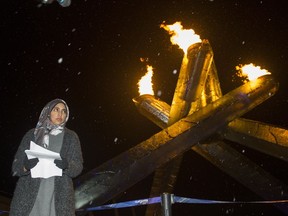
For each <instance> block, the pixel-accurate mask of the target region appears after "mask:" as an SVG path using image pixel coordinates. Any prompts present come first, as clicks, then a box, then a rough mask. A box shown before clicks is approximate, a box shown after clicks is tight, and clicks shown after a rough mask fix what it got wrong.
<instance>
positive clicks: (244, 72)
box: [236, 63, 271, 80]
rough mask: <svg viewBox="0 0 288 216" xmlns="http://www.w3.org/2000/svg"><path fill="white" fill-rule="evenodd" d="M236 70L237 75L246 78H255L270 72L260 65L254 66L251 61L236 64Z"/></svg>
mask: <svg viewBox="0 0 288 216" xmlns="http://www.w3.org/2000/svg"><path fill="white" fill-rule="evenodd" d="M236 70H238V73H237V75H238V76H239V77H244V78H246V79H248V80H256V79H257V78H258V77H261V76H264V75H267V74H271V73H270V72H269V71H267V70H266V69H261V68H260V66H255V65H254V64H252V63H250V64H246V65H244V66H242V65H239V66H236Z"/></svg>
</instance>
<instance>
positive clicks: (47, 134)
mask: <svg viewBox="0 0 288 216" xmlns="http://www.w3.org/2000/svg"><path fill="white" fill-rule="evenodd" d="M68 118H69V109H68V106H67V104H66V102H65V101H63V100H61V99H55V100H53V101H51V102H49V103H48V104H47V105H46V106H45V107H44V109H43V110H42V112H41V114H40V118H39V121H38V123H37V125H36V128H35V129H32V130H30V131H28V132H27V133H26V134H25V136H24V137H23V139H22V141H21V143H20V146H19V148H18V150H17V153H16V155H15V159H14V161H13V165H12V173H13V176H18V177H19V179H18V182H17V185H16V189H15V191H14V196H13V199H12V202H11V207H10V216H72V215H75V201H74V188H73V183H72V178H74V177H76V176H78V175H79V174H80V173H81V171H82V169H83V165H82V164H83V159H82V152H81V146H80V141H79V138H78V136H77V134H76V133H75V132H74V131H72V130H69V129H68V128H66V127H65V124H66V123H67V120H68ZM31 141H33V142H34V143H36V144H37V145H40V146H42V147H44V148H46V149H48V150H50V151H53V152H56V153H60V156H61V159H62V160H55V161H54V163H55V164H56V166H57V167H59V168H60V169H62V172H63V173H62V176H52V177H50V178H32V176H31V173H30V170H31V169H32V168H34V167H35V166H36V165H37V164H38V162H39V159H38V158H33V159H30V160H29V159H28V158H27V156H26V153H25V150H27V149H29V148H30V142H31Z"/></svg>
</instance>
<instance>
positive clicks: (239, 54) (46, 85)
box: [0, 0, 288, 215]
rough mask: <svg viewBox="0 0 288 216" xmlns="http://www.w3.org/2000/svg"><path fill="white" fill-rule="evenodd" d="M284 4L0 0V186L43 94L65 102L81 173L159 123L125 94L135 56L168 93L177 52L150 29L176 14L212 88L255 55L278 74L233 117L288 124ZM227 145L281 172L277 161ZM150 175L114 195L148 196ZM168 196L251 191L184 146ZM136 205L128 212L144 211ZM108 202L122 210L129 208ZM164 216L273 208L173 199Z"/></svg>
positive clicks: (7, 186) (235, 196)
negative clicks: (210, 54) (207, 48)
mask: <svg viewBox="0 0 288 216" xmlns="http://www.w3.org/2000/svg"><path fill="white" fill-rule="evenodd" d="M287 9H288V3H287V1H284V0H283V1H274V0H263V1H260V0H257V1H251V0H243V1H236V0H229V1H228V0H226V1H224V0H223V1H220V0H193V1H192V0H182V1H176V0H173V1H172V0H165V1H164V0H157V1H156V0H154V1H151V0H145V1H139V0H122V1H120V0H114V1H111V0H72V4H71V6H70V7H68V8H62V7H61V6H59V5H58V3H56V2H54V3H53V4H51V5H41V4H39V2H37V1H34V0H9V1H7V0H6V1H4V0H3V1H1V9H0V10H1V11H0V18H1V19H0V28H1V33H0V35H1V40H0V43H1V46H0V47H1V52H0V55H1V58H0V64H1V72H0V99H1V105H0V108H1V118H0V137H1V141H0V143H1V145H0V151H1V154H0V170H1V178H0V191H1V193H2V194H5V195H7V196H9V197H11V196H12V193H13V190H14V187H15V182H16V180H17V179H15V178H12V176H11V164H12V160H13V156H14V154H15V152H16V150H17V147H18V145H19V142H20V141H21V138H22V136H23V135H24V133H25V132H26V131H27V130H29V129H30V128H33V127H35V125H36V123H37V121H38V116H39V114H40V111H41V110H42V108H43V107H44V105H45V104H46V103H47V102H48V101H50V100H52V99H54V98H62V99H64V100H65V101H66V102H67V103H68V105H69V107H70V114H71V115H70V120H69V122H68V124H67V127H69V128H70V129H73V130H75V131H76V132H77V133H78V135H79V137H80V140H81V144H82V150H83V156H84V162H85V163H84V171H83V173H86V172H88V171H89V170H91V169H93V168H95V167H97V166H99V165H101V164H102V163H104V162H105V161H107V160H109V159H111V158H113V157H114V156H116V155H118V154H119V153H121V152H123V151H125V150H127V149H129V148H131V147H133V146H135V145H136V144H138V143H140V142H141V141H144V140H146V139H147V138H149V137H150V136H152V135H153V134H154V133H156V132H158V131H160V129H159V128H158V127H156V126H155V125H154V124H153V123H151V122H149V120H147V119H146V118H145V117H143V116H141V115H140V114H139V113H138V111H137V109H136V107H135V106H134V104H133V102H132V98H134V97H136V96H138V89H137V82H138V80H139V79H140V78H141V77H142V76H143V75H144V74H145V72H146V65H145V64H144V63H142V62H141V61H140V58H141V57H143V58H148V64H150V65H152V66H153V67H154V68H155V69H154V76H153V83H154V90H155V92H156V93H157V92H158V91H161V92H162V94H161V95H160V96H159V98H160V99H161V100H163V101H165V102H167V103H168V104H170V103H171V100H172V97H173V94H174V90H175V86H176V82H177V79H178V73H177V74H173V70H175V69H176V70H178V71H179V69H180V66H181V61H182V58H183V52H182V51H181V50H179V49H178V47H176V46H173V45H171V43H170V36H169V35H168V33H167V32H166V31H165V30H163V29H161V28H160V24H161V23H162V22H163V21H166V23H167V24H173V23H174V22H176V21H181V22H182V24H183V26H184V28H186V29H190V28H192V29H194V30H195V32H196V33H197V34H199V35H200V36H201V38H202V39H208V40H209V41H210V43H211V46H212V48H213V51H214V55H215V57H214V60H215V63H216V66H217V70H218V75H219V79H220V82H221V87H222V91H223V93H227V92H229V91H230V90H232V89H234V88H236V87H238V86H239V85H241V82H240V80H239V78H237V77H236V76H235V73H236V70H235V66H237V65H239V64H248V63H254V64H256V65H259V66H261V67H262V68H265V69H267V70H269V71H270V72H271V73H272V74H273V76H274V77H275V78H276V79H277V80H279V83H280V88H279V91H278V92H277V93H276V95H275V96H273V97H272V98H271V99H269V100H268V101H266V102H264V103H263V104H261V105H260V106H258V107H256V108H255V109H254V110H252V111H251V112H249V113H248V114H246V115H245V116H244V117H246V118H249V119H253V120H258V121H262V122H266V123H269V124H274V125H278V126H280V127H284V128H287V127H288V125H287V120H288V114H287V103H288V99H287V95H288V93H287V91H288V87H287V80H288V78H287V61H288V41H287V38H288V29H287V27H288V26H287V22H288V18H286V17H287V16H286V14H287ZM61 60H62V61H61ZM229 144H230V145H232V146H234V147H235V148H237V149H239V151H241V152H243V154H245V155H247V157H249V158H251V159H252V160H254V161H256V162H257V163H258V164H259V165H261V167H263V168H264V169H266V170H267V171H268V172H271V173H272V174H273V175H274V176H275V177H277V178H279V179H280V180H282V181H283V182H284V183H287V182H288V178H287V174H286V173H287V168H288V166H287V163H284V162H282V161H279V160H277V159H275V158H272V157H269V156H267V155H264V154H261V153H258V152H255V151H253V150H251V149H246V148H244V147H242V146H238V145H237V144H235V143H229ZM243 150H244V151H243ZM235 169H237V167H236V168H235ZM152 177H153V176H152V175H151V176H149V177H147V178H146V179H145V180H143V181H142V182H140V183H138V184H136V185H135V186H133V188H131V189H129V190H127V191H126V192H125V193H123V194H120V195H118V196H117V197H116V199H115V200H114V201H116V202H117V201H125V200H133V199H142V198H147V197H148V196H149V191H150V185H151V180H152ZM175 195H177V196H185V197H194V198H202V199H216V200H243V201H250V200H260V199H261V198H259V197H257V196H256V195H255V194H253V193H252V192H251V191H249V190H248V189H246V188H245V187H243V186H242V185H241V184H240V183H238V182H237V181H235V180H234V179H232V178H231V177H229V176H227V175H226V174H225V173H223V172H221V171H220V170H218V169H217V168H215V167H214V166H213V165H211V164H210V163H209V162H207V161H205V160H204V159H203V158H201V157H200V156H198V155H196V154H195V153H193V152H191V151H189V152H187V153H185V156H184V161H183V165H182V167H181V170H180V175H179V177H178V181H177V184H176V186H175ZM144 209H145V207H136V208H134V211H135V212H136V215H144V214H143V212H144ZM118 213H119V215H132V210H131V209H121V210H119V212H118ZM95 215H114V211H113V210H107V211H103V212H97V213H96V214H95ZM173 215H282V214H281V213H280V212H278V210H277V209H275V208H273V206H271V205H252V204H246V205H210V206H207V205H187V204H175V205H173Z"/></svg>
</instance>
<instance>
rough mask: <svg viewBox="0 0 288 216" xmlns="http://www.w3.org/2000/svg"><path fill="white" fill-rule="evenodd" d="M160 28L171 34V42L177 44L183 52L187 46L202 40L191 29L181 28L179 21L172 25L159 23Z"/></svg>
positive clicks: (185, 51)
mask: <svg viewBox="0 0 288 216" xmlns="http://www.w3.org/2000/svg"><path fill="white" fill-rule="evenodd" d="M160 28H164V29H165V30H166V31H168V32H169V34H170V35H172V36H171V38H170V41H171V43H172V44H176V45H178V46H179V47H180V48H181V49H182V50H183V51H184V53H185V54H186V53H187V49H188V47H189V46H191V45H192V44H195V43H198V42H201V41H202V40H201V39H200V36H199V35H197V34H195V32H194V30H193V29H183V26H182V25H181V22H175V23H174V24H173V25H165V24H161V25H160Z"/></svg>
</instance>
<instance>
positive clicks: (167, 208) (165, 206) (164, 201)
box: [161, 193, 173, 216]
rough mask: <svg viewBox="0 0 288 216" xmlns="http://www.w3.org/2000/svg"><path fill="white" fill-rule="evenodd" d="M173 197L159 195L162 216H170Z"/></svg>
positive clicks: (164, 194) (166, 194)
mask: <svg viewBox="0 0 288 216" xmlns="http://www.w3.org/2000/svg"><path fill="white" fill-rule="evenodd" d="M172 197H173V195H171V194H169V193H163V194H162V195H161V205H162V216H172V210H171V206H172V204H173V200H172Z"/></svg>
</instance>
